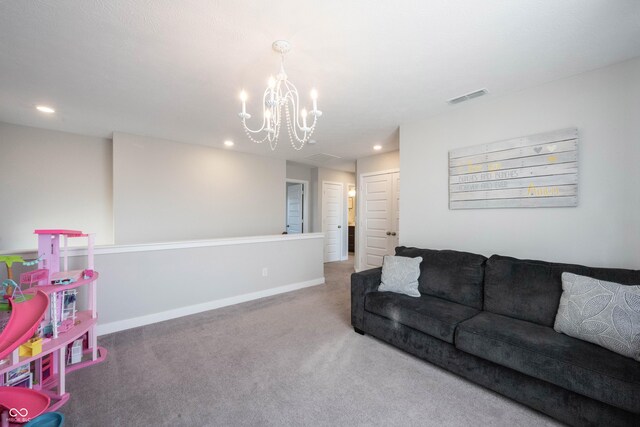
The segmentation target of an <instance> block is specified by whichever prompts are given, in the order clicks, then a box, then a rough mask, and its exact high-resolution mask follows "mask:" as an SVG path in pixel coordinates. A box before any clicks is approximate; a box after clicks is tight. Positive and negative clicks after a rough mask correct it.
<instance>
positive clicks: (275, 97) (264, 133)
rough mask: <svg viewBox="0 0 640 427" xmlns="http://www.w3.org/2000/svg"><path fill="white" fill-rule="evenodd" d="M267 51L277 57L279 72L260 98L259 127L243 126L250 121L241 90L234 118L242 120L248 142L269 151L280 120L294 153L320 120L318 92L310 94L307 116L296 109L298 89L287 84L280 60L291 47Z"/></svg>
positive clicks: (281, 45)
mask: <svg viewBox="0 0 640 427" xmlns="http://www.w3.org/2000/svg"><path fill="white" fill-rule="evenodd" d="M271 47H272V48H273V50H274V51H276V52H278V53H280V55H281V61H280V72H279V73H278V74H277V75H276V76H275V78H274V77H273V76H272V77H270V78H269V83H268V85H267V89H266V90H265V91H264V95H263V96H262V126H261V127H260V128H259V129H256V130H253V129H250V128H249V127H248V126H247V119H250V118H251V114H249V113H247V93H246V92H245V91H244V90H243V91H242V92H241V93H240V99H241V100H242V112H241V113H239V114H238V115H239V116H240V118H241V119H242V127H243V128H244V131H245V133H246V134H247V136H248V137H249V139H250V140H252V141H253V142H256V143H258V144H262V143H263V142H265V141H269V145H270V146H271V150H272V151H273V150H275V149H276V147H277V146H278V138H279V137H280V126H281V125H282V122H283V120H284V121H286V127H287V133H288V134H289V140H290V141H291V145H292V146H293V148H295V149H296V150H301V149H302V147H304V144H305V143H306V142H307V141H309V139H310V138H311V135H312V134H313V131H314V130H315V129H316V122H317V121H318V117H320V116H322V111H320V110H318V92H317V91H316V90H315V89H312V90H311V101H312V105H313V109H312V110H311V111H309V112H307V110H306V109H305V108H300V97H299V96H298V89H296V87H295V85H294V84H293V83H291V82H290V81H289V79H288V78H287V73H285V71H284V56H285V55H286V54H287V53H288V52H289V51H290V50H291V44H290V43H289V42H288V41H286V40H276V41H275V42H273V44H272V46H271ZM283 110H284V111H283ZM283 114H284V117H283ZM308 114H310V115H311V116H313V123H311V126H308V123H307V115H308ZM300 119H301V120H302V123H300ZM254 135H256V137H254ZM258 135H259V136H258Z"/></svg>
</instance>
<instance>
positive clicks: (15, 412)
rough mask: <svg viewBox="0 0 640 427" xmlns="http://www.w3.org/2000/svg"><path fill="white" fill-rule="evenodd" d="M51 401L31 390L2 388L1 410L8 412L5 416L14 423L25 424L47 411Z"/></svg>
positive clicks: (0, 390)
mask: <svg viewBox="0 0 640 427" xmlns="http://www.w3.org/2000/svg"><path fill="white" fill-rule="evenodd" d="M50 401H51V399H49V396H47V395H46V394H43V393H40V392H39V391H36V390H31V389H30V388H22V387H0V409H2V410H4V411H8V414H5V416H6V415H8V416H9V420H13V421H14V422H18V423H24V422H27V421H29V420H31V419H33V418H35V417H37V416H38V415H40V414H42V413H43V412H44V411H46V410H47V408H48V407H49V403H50ZM3 418H4V417H3ZM3 422H5V421H4V420H3Z"/></svg>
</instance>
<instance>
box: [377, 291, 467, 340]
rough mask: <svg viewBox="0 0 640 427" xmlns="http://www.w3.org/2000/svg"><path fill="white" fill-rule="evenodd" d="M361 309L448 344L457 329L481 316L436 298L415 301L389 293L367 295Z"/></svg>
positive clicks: (422, 297)
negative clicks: (476, 316)
mask: <svg viewBox="0 0 640 427" xmlns="http://www.w3.org/2000/svg"><path fill="white" fill-rule="evenodd" d="M364 308H365V310H366V311H368V312H370V313H374V314H377V315H379V316H382V317H386V318H387V319H390V320H394V321H396V322H398V323H401V324H403V325H405V326H409V327H410V328H413V329H416V330H418V331H420V332H423V333H425V334H428V335H431V336H433V337H436V338H439V339H441V340H443V341H446V342H448V343H451V344H453V335H454V332H455V330H456V326H457V325H458V324H459V323H460V322H462V321H463V320H466V319H469V318H471V317H473V316H474V315H476V314H477V313H479V312H480V311H479V310H476V309H475V308H471V307H467V306H466V305H462V304H457V303H455V302H451V301H447V300H443V299H441V298H437V297H432V296H428V295H422V296H421V297H420V298H414V297H410V296H407V295H402V294H396V293H390V292H371V293H369V294H367V296H366V299H365V305H364Z"/></svg>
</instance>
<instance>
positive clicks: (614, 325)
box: [553, 273, 640, 362]
mask: <svg viewBox="0 0 640 427" xmlns="http://www.w3.org/2000/svg"><path fill="white" fill-rule="evenodd" d="M553 328H554V329H555V330H556V332H562V333H564V334H567V335H569V336H571V337H574V338H579V339H581V340H584V341H589V342H592V343H594V344H598V345H599V346H602V347H604V348H606V349H609V350H611V351H614V352H616V353H619V354H621V355H623V356H627V357H631V358H633V359H635V360H637V361H639V362H640V286H626V285H620V284H618V283H613V282H606V281H604V280H596V279H592V278H591V277H585V276H578V275H577V274H572V273H562V296H561V297H560V306H559V307H558V313H557V314H556V322H555V325H554V326H553Z"/></svg>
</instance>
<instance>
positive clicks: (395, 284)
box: [378, 255, 422, 297]
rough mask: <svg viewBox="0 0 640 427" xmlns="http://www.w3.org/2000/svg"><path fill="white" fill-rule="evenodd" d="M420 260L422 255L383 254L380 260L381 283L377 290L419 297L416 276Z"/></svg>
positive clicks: (418, 274) (418, 273)
mask: <svg viewBox="0 0 640 427" xmlns="http://www.w3.org/2000/svg"><path fill="white" fill-rule="evenodd" d="M421 262H422V257H417V258H408V257H404V256H391V255H385V257H384V259H383V261H382V283H380V286H379V287H378V290H379V291H381V292H396V293H399V294H405V295H409V296H410V297H419V296H420V292H419V291H418V277H420V263H421Z"/></svg>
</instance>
